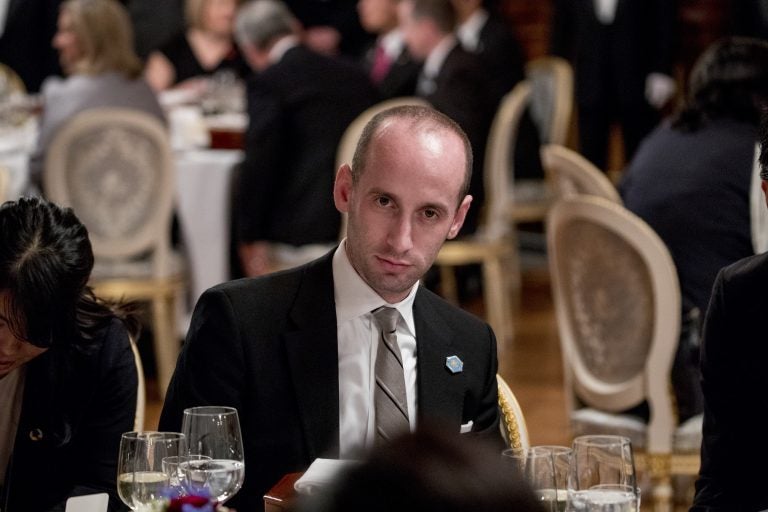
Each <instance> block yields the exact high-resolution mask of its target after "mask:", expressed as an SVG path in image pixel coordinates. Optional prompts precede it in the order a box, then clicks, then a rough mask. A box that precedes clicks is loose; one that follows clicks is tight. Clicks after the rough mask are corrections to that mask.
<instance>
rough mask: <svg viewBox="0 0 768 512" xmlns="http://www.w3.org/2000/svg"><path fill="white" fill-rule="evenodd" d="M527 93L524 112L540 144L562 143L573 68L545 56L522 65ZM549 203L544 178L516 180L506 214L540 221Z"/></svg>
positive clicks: (568, 118)
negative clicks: (536, 132) (535, 131)
mask: <svg viewBox="0 0 768 512" xmlns="http://www.w3.org/2000/svg"><path fill="white" fill-rule="evenodd" d="M525 76H526V81H527V82H528V84H529V85H530V89H531V93H530V97H529V98H528V107H529V108H528V111H529V112H530V115H531V118H532V119H533V124H534V125H535V126H536V128H537V129H538V132H539V140H540V142H541V144H542V145H543V144H559V145H561V146H564V145H566V143H567V141H568V133H569V130H570V127H571V120H572V117H573V70H572V68H571V65H570V64H569V63H568V61H566V60H565V59H562V58H560V57H554V56H548V57H540V58H537V59H534V60H532V61H530V62H529V63H528V64H526V66H525ZM551 202H552V194H551V191H550V188H549V184H548V182H547V180H546V179H544V180H537V179H533V180H519V181H517V182H516V183H515V186H514V202H512V203H511V209H510V216H511V218H512V220H513V221H514V222H517V223H522V222H539V221H542V220H544V217H545V216H546V213H547V210H548V209H549V207H550V205H551Z"/></svg>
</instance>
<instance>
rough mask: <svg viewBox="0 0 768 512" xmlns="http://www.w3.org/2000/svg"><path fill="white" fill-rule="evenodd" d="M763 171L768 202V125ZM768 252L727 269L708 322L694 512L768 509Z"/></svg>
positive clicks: (717, 282) (767, 123)
mask: <svg viewBox="0 0 768 512" xmlns="http://www.w3.org/2000/svg"><path fill="white" fill-rule="evenodd" d="M761 136H762V148H761V155H760V166H761V173H760V177H761V178H762V188H763V193H764V195H765V196H766V203H768V120H766V119H765V117H764V118H763V125H762V133H761ZM767 287H768V253H762V254H757V255H755V256H750V257H748V258H745V259H743V260H740V261H738V262H736V263H734V264H732V265H730V266H728V267H725V268H724V269H722V270H721V271H720V273H719V274H718V276H717V279H716V280H715V285H714V288H713V290H712V299H711V300H710V303H709V310H708V311H707V317H706V321H705V324H704V336H703V339H702V351H701V374H702V390H703V392H704V428H703V440H702V445H701V469H700V470H699V479H698V480H697V481H696V496H695V497H694V501H693V507H692V508H691V512H733V511H757V510H766V509H768V493H766V492H765V488H764V485H765V460H766V459H768V445H766V443H765V442H764V441H763V440H764V437H765V425H766V423H767V422H768V394H766V386H765V367H766V365H768V343H766V339H768V336H767V335H766V330H765V325H766V324H765V318H766V317H765V314H766V312H767V311H768V293H766V288H767Z"/></svg>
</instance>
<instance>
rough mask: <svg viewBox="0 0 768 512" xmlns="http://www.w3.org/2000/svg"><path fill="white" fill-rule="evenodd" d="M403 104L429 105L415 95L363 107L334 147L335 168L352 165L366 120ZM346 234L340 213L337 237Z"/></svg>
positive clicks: (343, 217)
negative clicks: (339, 230)
mask: <svg viewBox="0 0 768 512" xmlns="http://www.w3.org/2000/svg"><path fill="white" fill-rule="evenodd" d="M405 105H415V106H420V107H429V106H430V105H429V103H428V102H427V101H426V100H424V99H422V98H418V97H416V96H402V97H399V98H390V99H388V100H384V101H380V102H379V103H376V104H375V105H373V106H371V107H369V108H367V109H365V110H364V111H363V112H361V113H360V114H359V115H358V116H357V117H356V118H355V119H354V120H353V121H352V122H351V123H349V126H347V129H346V130H344V133H343V134H342V135H341V140H340V141H339V145H338V147H337V149H336V170H338V169H339V167H341V166H342V165H344V164H349V165H350V166H351V165H352V157H353V156H354V155H355V148H356V147H357V141H359V140H360V136H361V135H362V134H363V129H364V128H365V125H367V124H368V122H369V121H370V120H371V119H373V116H375V115H376V114H378V113H379V112H383V111H384V110H387V109H388V108H394V107H402V106H405ZM345 236H347V216H346V214H342V216H341V233H340V236H339V239H342V238H344V237H345Z"/></svg>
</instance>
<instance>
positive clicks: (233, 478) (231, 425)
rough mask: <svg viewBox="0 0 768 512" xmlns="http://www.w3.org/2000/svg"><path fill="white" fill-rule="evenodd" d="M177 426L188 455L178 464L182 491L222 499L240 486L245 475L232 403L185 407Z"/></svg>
mask: <svg viewBox="0 0 768 512" xmlns="http://www.w3.org/2000/svg"><path fill="white" fill-rule="evenodd" d="M181 430H182V432H183V433H184V435H185V436H187V444H188V450H187V455H188V456H189V457H190V458H189V459H188V460H186V461H183V462H181V463H180V464H179V470H180V472H181V474H182V475H184V487H185V489H186V491H187V492H189V493H192V494H201V493H202V494H207V495H208V496H210V497H211V498H213V499H215V500H216V501H218V502H219V503H224V502H225V501H227V500H228V499H229V498H231V497H232V496H234V495H235V494H236V493H237V491H239V490H240V487H242V485H243V478H244V477H245V457H244V455H243V440H242V435H241V434H240V421H239V419H238V416H237V410H236V409H234V408H233V407H191V408H189V409H185V410H184V419H183V422H182V426H181Z"/></svg>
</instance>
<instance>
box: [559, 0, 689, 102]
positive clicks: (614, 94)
mask: <svg viewBox="0 0 768 512" xmlns="http://www.w3.org/2000/svg"><path fill="white" fill-rule="evenodd" d="M617 1H618V4H617V6H616V16H615V18H614V20H613V23H612V24H611V25H608V26H606V25H603V24H602V23H600V21H599V20H598V18H597V15H596V14H595V8H594V0H555V11H554V18H553V27H552V53H554V54H555V55H560V56H562V57H565V58H567V59H568V60H570V61H571V63H572V64H573V65H574V68H575V75H576V77H575V78H576V84H575V85H576V98H577V101H578V103H579V105H582V106H595V105H600V104H605V102H606V101H609V100H612V101H618V102H620V103H622V104H626V103H628V104H637V103H638V102H640V103H643V102H644V101H645V100H644V97H645V78H646V76H648V73H651V72H653V71H656V72H659V73H665V74H667V75H671V74H672V59H673V41H674V36H675V30H674V28H675V27H674V25H675V20H676V12H677V3H676V2H675V1H674V0H617Z"/></svg>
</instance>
